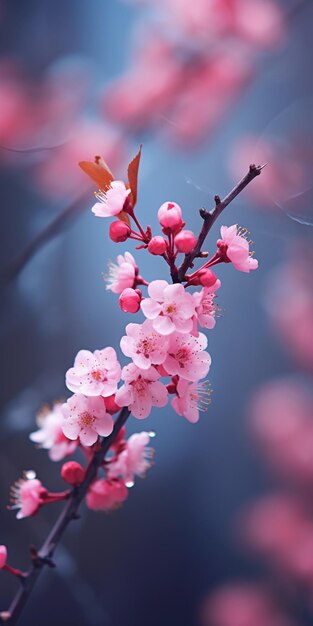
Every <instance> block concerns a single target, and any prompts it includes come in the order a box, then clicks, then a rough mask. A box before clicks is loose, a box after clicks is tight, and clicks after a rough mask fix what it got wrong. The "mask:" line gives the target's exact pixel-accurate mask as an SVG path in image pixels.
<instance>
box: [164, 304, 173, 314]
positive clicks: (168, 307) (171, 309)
mask: <svg viewBox="0 0 313 626" xmlns="http://www.w3.org/2000/svg"><path fill="white" fill-rule="evenodd" d="M165 312H166V313H167V314H168V315H171V313H176V306H175V304H174V303H172V304H168V306H167V307H166V309H165Z"/></svg>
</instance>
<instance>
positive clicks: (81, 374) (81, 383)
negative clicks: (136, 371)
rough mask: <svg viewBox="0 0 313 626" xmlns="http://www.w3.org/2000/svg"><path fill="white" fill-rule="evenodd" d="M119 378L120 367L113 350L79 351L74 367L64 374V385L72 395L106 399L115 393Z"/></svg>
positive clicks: (109, 348)
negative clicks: (77, 394) (78, 394)
mask: <svg viewBox="0 0 313 626" xmlns="http://www.w3.org/2000/svg"><path fill="white" fill-rule="evenodd" d="M120 377H121V366H120V364H119V362H118V360H117V356H116V352H115V350H114V348H111V347H108V348H104V349H103V350H95V352H89V350H80V351H79V352H78V353H77V355H76V357H75V361H74V367H71V368H70V369H69V370H67V372H66V385H67V387H68V389H70V391H73V392H74V393H75V392H77V393H82V394H84V395H85V396H104V397H107V396H111V395H112V394H113V393H115V391H116V389H117V383H118V382H119V380H120Z"/></svg>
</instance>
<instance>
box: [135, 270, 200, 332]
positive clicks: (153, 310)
mask: <svg viewBox="0 0 313 626" xmlns="http://www.w3.org/2000/svg"><path fill="white" fill-rule="evenodd" d="M148 293H149V296H150V298H145V299H144V300H142V302H141V308H142V310H143V313H144V315H145V316H146V317H147V318H148V319H150V320H153V328H154V329H155V330H156V331H157V332H158V333H160V334H161V335H170V334H171V333H173V332H174V331H175V330H178V331H179V332H182V333H188V332H190V331H191V329H192V317H193V315H194V312H195V305H194V301H193V298H192V295H191V294H190V293H186V291H185V289H184V287H183V285H181V284H176V285H169V284H168V283H167V282H166V280H153V281H152V283H150V285H149V287H148Z"/></svg>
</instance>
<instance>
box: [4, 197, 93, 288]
mask: <svg viewBox="0 0 313 626" xmlns="http://www.w3.org/2000/svg"><path fill="white" fill-rule="evenodd" d="M88 199H90V189H88V191H86V192H85V193H84V194H82V195H81V196H80V197H79V198H77V199H76V200H74V201H73V202H72V203H71V204H70V205H69V206H67V207H66V208H65V209H63V210H62V211H61V212H60V213H58V215H57V216H56V217H55V218H54V219H53V220H52V222H50V224H48V226H46V227H45V228H43V230H41V231H40V232H39V233H38V235H36V236H35V237H34V239H32V240H31V241H30V243H29V244H28V245H27V246H26V247H25V248H24V250H23V251H22V252H21V254H19V255H18V256H17V257H16V258H15V259H14V260H13V261H12V262H10V263H9V264H8V265H7V266H6V267H4V268H3V269H1V271H0V287H5V286H6V285H8V284H9V283H10V282H11V281H12V280H14V278H16V277H17V276H18V274H19V273H20V272H21V271H22V269H23V268H24V267H25V265H26V264H27V263H28V261H30V260H31V259H32V257H33V256H34V254H36V252H38V250H40V248H41V247H42V246H43V245H44V244H45V243H47V242H48V241H51V239H53V238H54V237H56V236H57V235H58V234H59V233H62V231H63V228H64V226H65V224H66V222H67V221H70V220H71V219H73V218H74V217H75V216H77V215H79V213H81V212H82V211H84V210H85V202H87V201H88Z"/></svg>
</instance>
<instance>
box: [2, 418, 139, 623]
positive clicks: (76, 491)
mask: <svg viewBox="0 0 313 626" xmlns="http://www.w3.org/2000/svg"><path fill="white" fill-rule="evenodd" d="M129 415H130V411H129V410H128V408H127V407H125V408H123V409H122V410H121V412H120V414H119V416H118V417H117V419H116V420H115V423H114V428H113V431H112V433H111V435H109V436H108V437H104V438H103V440H102V442H101V446H100V448H99V450H98V451H97V452H95V454H94V456H93V459H92V461H91V463H90V465H89V466H88V469H87V471H86V476H85V478H84V481H83V483H82V484H81V485H79V486H78V487H75V488H73V490H72V492H71V495H70V497H69V499H68V500H67V502H66V505H65V507H64V509H63V511H62V512H61V514H60V515H59V517H58V519H57V520H56V522H55V524H54V526H53V528H52V530H51V532H50V533H49V535H48V537H47V539H46V540H45V542H44V543H43V545H42V546H41V548H40V550H39V551H38V552H37V551H35V550H33V552H32V565H31V567H30V569H29V571H28V572H27V573H26V574H25V575H24V576H23V578H22V579H21V586H20V588H19V590H18V591H17V593H16V596H15V598H14V599H13V602H12V604H11V606H10V608H9V609H8V611H5V612H3V613H2V614H0V623H1V624H10V625H13V624H16V623H17V621H18V619H19V616H20V614H21V612H22V610H23V608H24V606H25V604H26V602H27V600H28V598H29V596H30V595H31V593H32V590H33V588H34V586H35V583H36V581H37V579H38V578H39V576H40V574H41V572H42V570H43V569H44V567H45V566H48V567H54V563H53V561H52V557H53V554H54V551H55V549H56V547H57V545H58V543H59V542H60V540H61V539H62V537H63V534H64V532H65V530H66V529H67V527H68V525H69V524H70V522H71V521H72V520H75V519H77V517H78V509H79V506H80V504H81V502H82V500H83V499H84V497H85V495H86V493H87V491H88V488H89V486H90V484H91V483H92V481H93V480H94V479H95V478H96V476H97V473H98V470H99V468H100V466H101V463H102V461H103V459H104V457H105V455H106V453H107V452H108V450H109V448H110V447H111V445H112V443H113V441H114V440H115V438H116V437H117V435H118V433H119V431H120V430H121V428H122V427H123V426H124V424H125V422H126V420H127V419H128V417H129Z"/></svg>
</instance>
